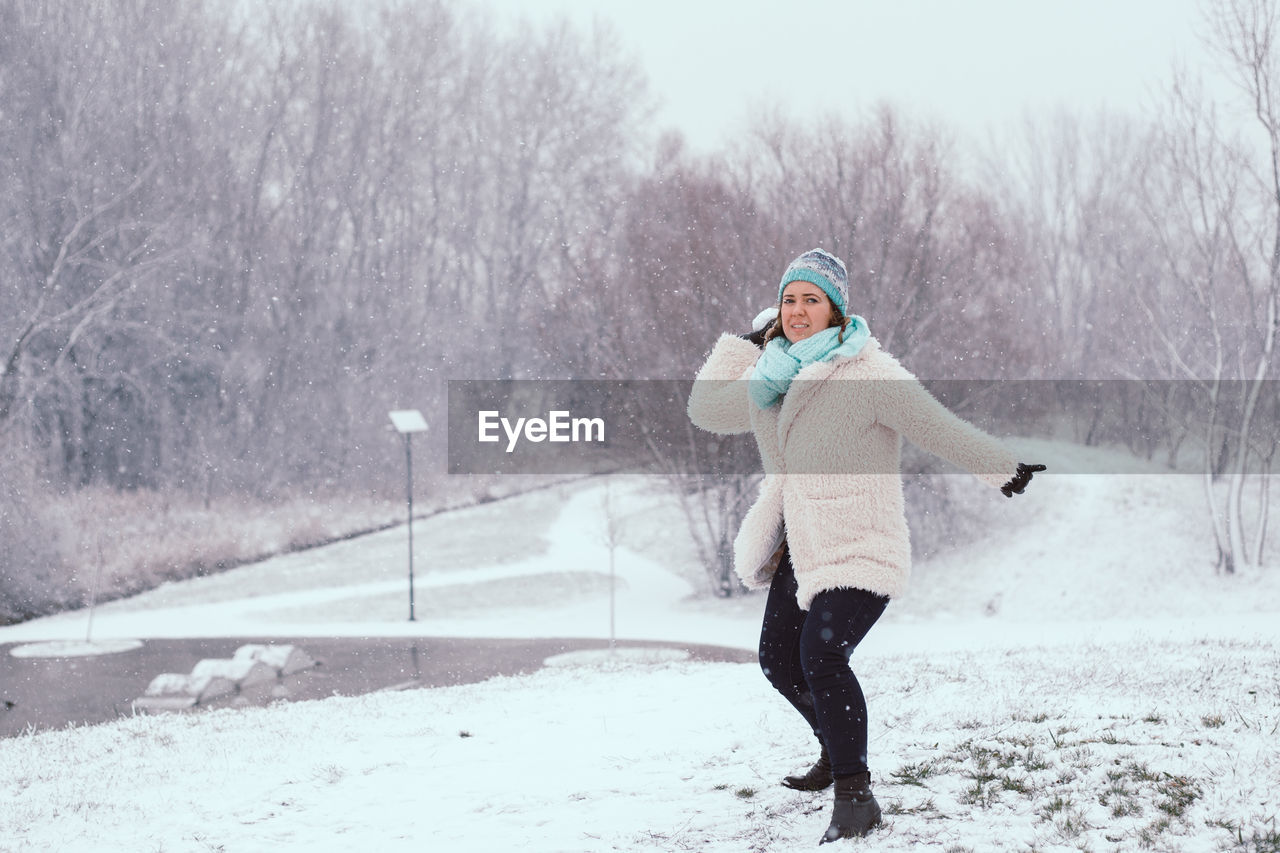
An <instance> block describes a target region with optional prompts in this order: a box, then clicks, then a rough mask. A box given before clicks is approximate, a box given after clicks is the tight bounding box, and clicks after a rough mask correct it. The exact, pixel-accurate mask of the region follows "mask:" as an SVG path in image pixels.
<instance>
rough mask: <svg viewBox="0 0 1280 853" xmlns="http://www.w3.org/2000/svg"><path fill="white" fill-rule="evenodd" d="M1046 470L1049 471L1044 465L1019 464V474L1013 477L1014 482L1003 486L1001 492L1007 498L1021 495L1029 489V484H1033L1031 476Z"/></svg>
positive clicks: (1011, 481)
mask: <svg viewBox="0 0 1280 853" xmlns="http://www.w3.org/2000/svg"><path fill="white" fill-rule="evenodd" d="M1044 470H1047V468H1046V466H1044V465H1026V464H1024V463H1022V462H1019V463H1018V473H1017V474H1014V475H1013V479H1012V480H1010V481H1009V482H1007V483H1005V484H1004V485H1003V486H1001V487H1000V491H1002V492H1004V496H1005V497H1006V498H1011V497H1013V496H1014V495H1020V494H1022V492H1023V490H1024V489H1026V488H1027V484H1028V483H1030V482H1031V475H1032V474H1035V473H1036V472H1038V471H1044Z"/></svg>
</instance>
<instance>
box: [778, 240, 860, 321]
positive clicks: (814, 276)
mask: <svg viewBox="0 0 1280 853" xmlns="http://www.w3.org/2000/svg"><path fill="white" fill-rule="evenodd" d="M793 281H807V282H809V283H810V284H816V285H817V286H818V287H820V288H822V292H823V293H825V294H827V298H828V299H830V300H831V303H832V304H833V305H835V306H836V307H837V308H839V309H840V313H841V314H844V315H846V316H848V314H849V309H848V307H847V305H848V299H847V294H848V291H849V273H848V272H847V271H846V270H845V268H844V262H843V261H841V260H840V259H839V258H837V257H836V256H835V255H833V254H831V253H830V252H828V251H826V250H825V249H810V250H809V251H807V252H805V253H804V254H803V255H801V256H800V257H798V258H796V259H795V260H794V261H792V262H791V264H790V266H788V267H787V271H786V272H785V273H783V274H782V283H781V284H779V285H778V301H779V302H781V301H782V291H784V290H786V288H787V285H788V284H790V283H791V282H793Z"/></svg>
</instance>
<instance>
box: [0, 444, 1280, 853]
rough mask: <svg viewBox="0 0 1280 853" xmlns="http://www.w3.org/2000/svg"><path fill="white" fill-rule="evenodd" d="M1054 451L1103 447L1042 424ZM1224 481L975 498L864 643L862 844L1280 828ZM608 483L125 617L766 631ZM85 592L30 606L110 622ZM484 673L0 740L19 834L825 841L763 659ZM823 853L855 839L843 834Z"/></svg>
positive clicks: (1082, 839) (1051, 841)
mask: <svg viewBox="0 0 1280 853" xmlns="http://www.w3.org/2000/svg"><path fill="white" fill-rule="evenodd" d="M1031 450H1034V451H1037V452H1039V456H1037V457H1036V458H1046V455H1045V454H1049V453H1057V454H1062V453H1070V452H1075V451H1071V450H1069V449H1066V448H1061V447H1054V448H1049V447H1046V446H1039V447H1036V448H1033V449H1032V448H1028V451H1031ZM1199 488H1200V486H1199V482H1198V481H1197V480H1196V479H1195V478H1193V477H1183V476H1169V475H1148V474H1142V473H1134V474H1125V475H1110V476H1100V475H1089V476H1083V475H1079V476H1052V475H1044V476H1037V478H1036V480H1035V483H1034V484H1033V486H1032V488H1031V489H1030V490H1029V491H1028V493H1027V494H1026V495H1024V496H1023V497H1021V498H1018V499H1016V500H1013V501H1006V500H1005V499H1004V498H1003V497H1001V496H1000V495H999V494H998V493H994V492H987V491H985V490H983V489H982V488H981V487H976V488H975V489H974V491H973V500H974V501H975V502H979V503H978V504H977V505H978V506H980V507H982V513H983V514H984V518H985V519H986V524H987V535H986V536H985V537H984V538H983V539H982V540H981V541H978V542H975V543H973V544H971V545H968V546H965V547H962V548H957V549H954V550H951V551H948V552H947V553H946V554H943V555H939V556H938V557H936V558H935V559H932V560H929V561H926V562H924V563H923V564H921V565H918V566H917V569H916V572H915V578H914V581H913V584H914V585H913V588H912V590H911V592H910V593H909V594H908V595H907V596H905V597H904V598H903V599H901V600H900V601H896V602H894V604H893V605H891V606H890V609H889V611H888V612H887V613H886V615H885V617H884V619H883V620H882V622H881V624H880V625H878V626H877V627H876V628H875V629H874V630H873V631H872V632H871V634H870V635H869V637H868V638H867V640H866V641H865V643H864V644H863V646H862V647H860V648H859V650H858V652H857V654H856V655H855V658H854V664H855V669H856V671H857V672H858V674H859V677H860V679H861V680H862V683H863V686H864V689H865V691H866V693H867V695H868V700H869V704H870V709H871V763H872V770H873V779H874V784H875V789H876V792H877V797H878V798H879V799H880V801H881V804H882V805H883V806H884V808H885V813H886V814H885V825H884V827H882V828H881V829H880V830H878V831H876V832H875V833H873V835H872V836H871V837H870V838H869V839H868V840H866V841H848V842H841V844H843V845H844V846H845V847H846V848H848V849H877V850H914V849H921V848H925V849H937V850H950V851H966V850H969V851H986V850H1095V851H1101V850H1138V849H1153V850H1177V851H1183V850H1185V851H1200V850H1205V851H1213V850H1246V851H1280V826H1277V819H1276V816H1277V813H1278V812H1280V806H1278V801H1280V748H1278V747H1277V744H1280V627H1278V623H1280V620H1278V619H1277V616H1278V615H1280V578H1277V577H1276V575H1277V574H1280V566H1275V565H1274V563H1275V561H1274V560H1272V561H1271V565H1272V566H1273V568H1272V569H1271V570H1270V571H1267V570H1263V571H1261V572H1257V573H1254V574H1251V575H1247V576H1245V575H1242V576H1238V577H1235V578H1230V579H1224V578H1219V577H1215V576H1214V575H1213V571H1212V557H1213V553H1212V545H1211V543H1208V542H1206V538H1205V534H1206V527H1205V522H1204V519H1203V509H1202V498H1201V495H1200V493H1199ZM608 493H609V496H610V503H611V505H612V507H613V509H614V512H613V515H614V518H615V520H616V522H617V530H618V533H617V535H616V537H615V543H616V547H615V548H613V549H612V552H611V549H610V548H609V547H608V546H607V544H606V539H607V537H606V536H605V533H604V530H605V524H604V518H605V514H604V500H603V498H604V495H605V486H604V484H603V482H602V481H592V482H588V483H583V484H579V485H574V486H565V487H559V488H557V489H553V490H550V491H544V492H540V493H536V494H531V495H526V496H523V497H520V498H515V499H512V500H509V501H504V502H501V503H499V504H492V505H487V506H485V507H478V508H475V509H469V510H465V511H459V512H457V513H451V514H449V515H447V516H442V517H437V518H434V519H429V520H425V521H423V522H420V523H419V524H418V525H416V526H415V541H416V543H417V545H418V551H417V553H416V563H415V565H416V568H417V570H418V573H419V575H418V584H417V590H418V601H419V610H418V615H419V619H420V621H419V622H417V623H413V624H411V623H408V622H407V621H406V620H405V613H404V610H405V599H406V590H405V587H406V581H405V578H404V562H405V554H404V547H405V540H404V531H403V530H400V531H394V530H393V531H387V532H385V533H380V534H375V535H372V536H368V537H364V538H362V539H358V540H353V541H351V542H345V543H341V544H339V545H334V546H331V547H328V548H325V549H319V550H315V551H311V552H305V553H300V554H293V555H288V556H285V557H280V558H276V559H273V560H269V561H266V562H264V563H260V564H257V565H254V566H246V567H242V568H240V569H237V570H234V571H231V572H227V573H225V574H223V575H219V576H216V577H210V578H203V579H198V580H193V581H187V582H183V583H180V584H172V585H169V586H167V587H164V588H162V589H159V590H155V591H153V592H151V593H147V594H145V595H142V596H139V597H137V598H135V599H131V600H128V601H121V602H115V603H112V604H111V605H108V606H105V607H103V608H100V609H99V610H98V612H97V614H96V617H95V621H94V636H95V638H101V639H107V638H112V637H144V638H145V637H173V636H236V635H243V636H251V635H252V636H263V635H273V634H274V635H280V636H307V635H311V636H340V635H347V636H376V635H400V634H432V635H439V636H444V635H453V636H476V637H480V636H505V637H519V636H527V637H535V636H557V637H571V636H589V637H604V636H607V635H608V631H609V607H608V589H609V578H608V571H609V565H610V562H611V558H612V562H613V564H614V566H615V569H616V573H617V588H618V594H617V605H616V619H617V622H616V624H617V633H618V635H619V637H620V638H622V639H624V640H625V639H627V638H636V639H665V640H670V641H672V642H673V643H674V644H679V643H682V642H706V643H718V644H722V645H729V646H737V647H742V648H752V647H753V646H754V642H755V635H756V632H757V630H758V625H759V618H760V611H761V608H762V606H763V598H762V597H760V596H752V597H747V598H742V599H734V600H730V601H719V600H714V599H710V598H708V597H705V596H699V597H691V594H692V593H693V591H694V587H695V585H696V584H698V583H699V575H698V571H697V569H696V567H695V566H696V563H695V558H694V556H693V549H692V545H691V544H690V543H689V542H688V537H687V534H686V533H685V532H684V530H683V528H682V521H681V520H680V517H679V514H678V512H677V510H676V509H675V508H674V505H673V502H672V501H671V500H670V499H669V498H666V497H664V496H663V495H662V494H661V493H660V492H659V491H658V490H656V489H655V488H653V481H649V480H645V479H642V478H640V479H630V480H622V479H615V480H613V481H612V482H611V483H610V485H609V488H608ZM84 627H85V615H84V614H82V613H81V614H65V615H61V616H58V617H51V618H48V619H43V620H38V621H36V622H32V623H27V624H24V625H19V626H12V627H10V628H5V629H0V643H9V642H22V641H29V640H44V639H62V638H68V637H77V636H79V637H82V636H83V633H84ZM550 664H551V665H549V666H548V667H547V668H546V669H544V670H542V671H540V672H538V673H536V674H533V675H529V676H524V677H519V678H499V679H494V680H491V681H487V682H484V683H480V684H474V685H467V686H462V687H451V688H440V689H435V690H418V691H404V692H388V693H380V694H374V695H370V696H363V697H335V698H332V699H327V700H324V701H319V702H298V703H293V704H280V705H275V706H272V707H269V708H262V709H245V710H219V711H212V712H206V713H197V714H192V715H185V716H160V717H136V718H133V719H128V720H122V721H119V722H115V723H111V724H105V725H100V726H93V727H81V728H73V729H67V730H64V731H57V732H46V733H42V734H36V735H30V736H24V737H19V738H14V739H10V740H6V741H0V779H3V785H4V797H3V798H0V850H24V851H25V850H50V851H54V850H57V851H62V850H70V851H77V850H85V851H106V850H121V851H124V850H128V851H137V850H146V851H150V850H155V851H161V850H164V851H187V850H190V851H210V850H226V851H253V850H276V849H308V850H346V849H352V848H355V847H363V848H367V849H370V850H432V851H437V850H438V851H473V850H474V851H489V850H521V851H524V850H537V851H544V850H545V851H596V850H655V851H657V850H700V851H744V850H759V851H766V850H793V849H809V848H811V847H812V846H813V845H815V844H816V842H817V839H818V838H819V836H820V835H821V834H822V830H823V829H824V828H825V827H826V821H827V815H828V811H829V797H830V792H822V793H819V794H807V793H800V792H795V791H791V790H788V789H786V788H783V787H781V786H780V785H779V784H778V779H779V778H780V777H781V776H783V775H784V774H786V773H790V772H794V771H796V770H800V769H803V767H805V766H807V764H808V763H809V762H810V761H811V760H812V758H813V750H812V744H811V742H810V741H811V736H810V735H809V734H808V733H807V731H805V728H804V725H803V724H802V723H801V722H800V721H799V719H798V718H796V717H795V714H794V712H793V711H791V710H790V708H789V707H788V706H786V704H785V703H784V702H783V700H782V699H781V698H780V697H778V696H776V695H775V694H773V693H772V691H771V689H770V688H769V686H768V684H767V682H765V680H764V678H763V676H762V675H761V674H760V672H759V670H758V668H757V667H756V666H754V665H748V664H713V663H694V662H689V661H687V660H683V659H680V658H679V656H678V655H667V656H661V655H656V654H654V653H647V654H645V655H643V656H642V655H640V654H639V653H637V652H635V651H632V650H626V649H622V650H620V651H619V652H618V653H617V654H615V655H612V656H610V655H608V654H607V653H603V652H601V653H594V654H586V655H570V656H567V657H565V658H562V659H558V660H552V661H551V662H550ZM824 849H839V847H838V846H837V847H836V848H824Z"/></svg>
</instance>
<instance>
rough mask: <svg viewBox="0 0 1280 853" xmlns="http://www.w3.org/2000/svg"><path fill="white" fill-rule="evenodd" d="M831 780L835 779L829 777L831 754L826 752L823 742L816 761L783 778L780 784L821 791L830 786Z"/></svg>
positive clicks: (804, 789) (798, 788)
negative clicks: (795, 774)
mask: <svg viewBox="0 0 1280 853" xmlns="http://www.w3.org/2000/svg"><path fill="white" fill-rule="evenodd" d="M833 781H835V780H834V779H832V778H831V756H830V755H829V754H828V753H827V747H826V745H825V744H824V745H823V747H822V754H821V755H819V756H818V760H817V762H816V763H815V764H814V765H813V766H812V767H810V768H809V769H808V770H807V771H806V772H805V773H802V774H800V775H798V776H787V777H785V778H783V780H782V784H784V785H786V786H787V787H788V788H794V789H795V790H797V791H821V790H824V789H826V788H830V787H831V783H832V782H833Z"/></svg>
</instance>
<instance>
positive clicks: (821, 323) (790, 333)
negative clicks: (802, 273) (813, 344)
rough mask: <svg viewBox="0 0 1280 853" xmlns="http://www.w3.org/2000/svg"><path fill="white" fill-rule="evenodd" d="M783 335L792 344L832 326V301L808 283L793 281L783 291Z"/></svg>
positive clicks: (820, 289)
mask: <svg viewBox="0 0 1280 853" xmlns="http://www.w3.org/2000/svg"><path fill="white" fill-rule="evenodd" d="M778 317H779V319H781V320H782V333H783V334H784V335H786V336H787V340H788V341H790V342H791V343H793V344H794V343H795V342H796V341H802V340H804V339H805V338H807V337H810V336H812V335H816V334H817V333H818V332H821V331H822V330H823V329H825V328H827V327H828V326H830V325H831V300H830V299H828V298H827V294H825V293H823V292H822V288H820V287H818V285H816V284H813V283H812V282H808V281H793V282H791V283H790V284H788V285H787V286H786V288H785V289H784V290H783V291H782V309H781V310H780V311H779V312H778Z"/></svg>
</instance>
